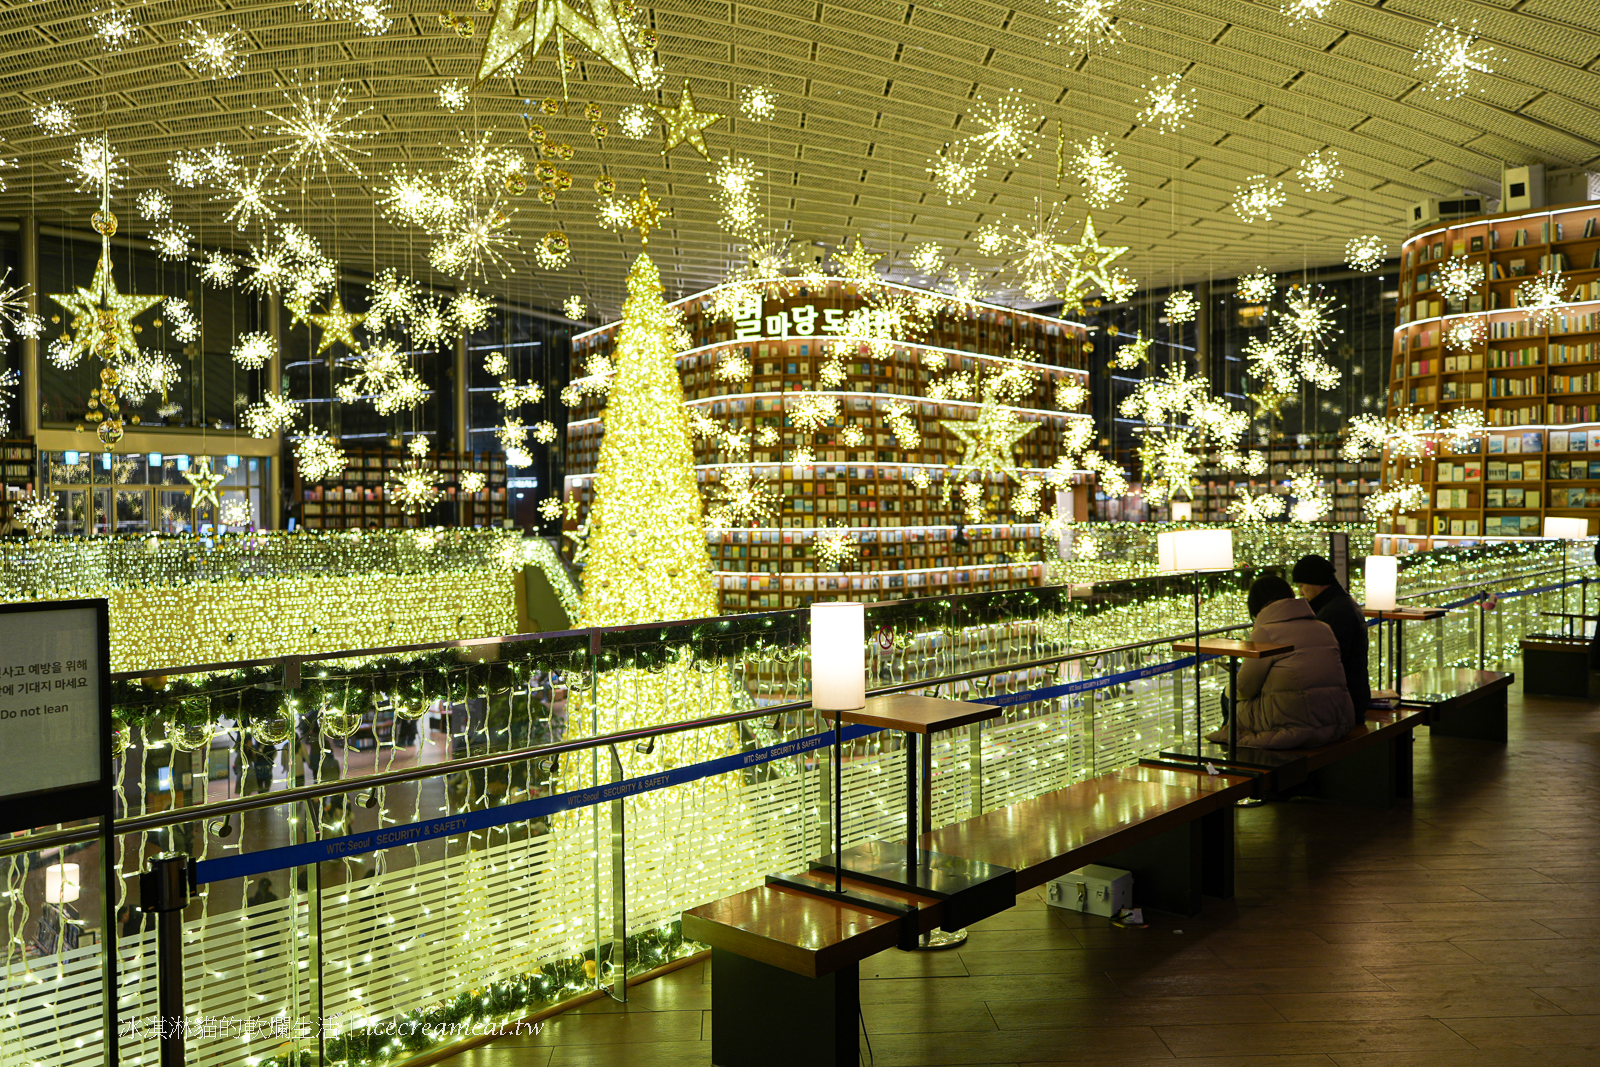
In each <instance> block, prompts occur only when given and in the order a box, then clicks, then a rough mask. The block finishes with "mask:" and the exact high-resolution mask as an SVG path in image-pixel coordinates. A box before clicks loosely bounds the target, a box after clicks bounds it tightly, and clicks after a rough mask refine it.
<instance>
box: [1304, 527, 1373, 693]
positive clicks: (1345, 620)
mask: <svg viewBox="0 0 1600 1067" xmlns="http://www.w3.org/2000/svg"><path fill="white" fill-rule="evenodd" d="M1290 578H1292V579H1293V580H1294V583H1295V588H1297V589H1298V590H1299V591H1300V596H1301V597H1302V598H1304V599H1305V600H1307V601H1309V602H1310V604H1311V610H1312V611H1314V612H1316V614H1317V621H1318V622H1325V623H1327V624H1328V627H1329V629H1331V630H1332V631H1333V636H1334V637H1336V638H1338V639H1339V658H1340V659H1341V660H1343V661H1344V682H1345V685H1346V686H1348V687H1349V689H1350V700H1351V702H1352V703H1354V704H1355V706H1356V711H1358V712H1364V711H1366V710H1367V709H1368V708H1369V707H1371V706H1372V685H1371V683H1370V681H1369V680H1368V678H1369V676H1368V673H1367V620H1366V619H1365V618H1364V617H1363V616H1362V614H1361V606H1360V605H1359V604H1357V603H1356V602H1355V600H1353V599H1352V598H1351V596H1350V594H1349V593H1347V592H1345V590H1344V586H1342V585H1340V584H1339V578H1338V576H1337V575H1336V574H1334V572H1333V564H1332V563H1330V562H1328V561H1327V560H1326V559H1324V558H1323V557H1321V556H1302V557H1300V562H1298V563H1296V564H1295V565H1294V573H1293V574H1291V575H1290Z"/></svg>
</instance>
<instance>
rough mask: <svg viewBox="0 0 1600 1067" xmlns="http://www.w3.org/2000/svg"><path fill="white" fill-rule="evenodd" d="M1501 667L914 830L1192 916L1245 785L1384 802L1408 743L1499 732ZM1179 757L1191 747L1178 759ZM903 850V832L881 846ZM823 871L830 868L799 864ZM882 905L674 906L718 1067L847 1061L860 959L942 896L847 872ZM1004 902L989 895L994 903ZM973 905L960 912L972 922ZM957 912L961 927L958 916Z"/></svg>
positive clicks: (812, 899)
mask: <svg viewBox="0 0 1600 1067" xmlns="http://www.w3.org/2000/svg"><path fill="white" fill-rule="evenodd" d="M1511 680H1512V676H1511V675H1509V674H1502V673H1498V672H1494V671H1472V670H1434V671H1422V672H1418V673H1415V674H1410V675H1407V676H1406V677H1405V678H1404V679H1403V680H1402V684H1401V692H1400V696H1401V701H1402V703H1401V706H1400V707H1399V708H1397V709H1396V710H1394V711H1392V712H1373V713H1371V714H1370V715H1369V716H1368V717H1367V721H1366V722H1365V723H1363V724H1362V726H1360V727H1358V728H1356V729H1354V730H1352V731H1351V732H1350V734H1349V735H1347V736H1346V737H1344V738H1341V739H1340V740H1339V741H1336V742H1334V743H1333V744H1331V745H1324V746H1321V747H1319V748H1314V749H1305V750H1300V751H1289V752H1285V751H1273V750H1264V749H1254V750H1252V749H1243V748H1241V749H1239V750H1237V751H1236V752H1232V753H1230V752H1229V751H1228V750H1227V749H1226V748H1225V747H1224V746H1213V747H1211V748H1210V749H1208V750H1206V753H1205V755H1206V762H1210V763H1211V764H1212V765H1213V767H1215V768H1217V769H1218V770H1219V773H1217V774H1214V775H1213V774H1208V773H1207V772H1206V770H1205V769H1204V767H1203V764H1201V765H1195V766H1182V765H1175V764H1174V762H1173V761H1172V760H1171V759H1165V760H1158V761H1153V764H1152V765H1140V766H1134V767H1128V768H1124V769H1122V770H1119V771H1114V772H1112V773H1110V774H1105V775H1100V776H1099V777H1096V778H1092V779H1090V780H1088V781H1085V782H1079V783H1077V784H1076V785H1071V786H1068V787H1066V788H1064V789H1058V790H1055V791H1053V792H1050V793H1046V794H1045V795H1043V796H1040V797H1035V798H1033V799H1030V800H1023V801H1019V802H1017V803H1015V804H1011V805H1008V806H1007V807H1004V808H1000V809H997V810H995V811H991V812H988V813H987V814H984V815H980V816H976V817H974V818H970V819H966V820H963V821H961V822H957V823H954V824H952V825H950V826H946V827H943V828H941V829H938V830H934V831H931V832H929V833H924V834H922V835H920V836H919V838H918V844H919V846H920V847H921V848H923V849H926V850H929V851H931V852H934V853H938V854H941V855H943V856H947V857H959V858H961V859H963V860H979V861H982V862H985V863H988V864H993V865H995V866H998V867H1001V868H1009V869H1010V870H1012V871H1014V872H1015V875H1016V887H1017V890H1018V891H1019V892H1020V891H1022V890H1026V889H1031V888H1034V887H1036V886H1039V885H1042V884H1044V883H1045V882H1048V881H1050V880H1051V879H1053V878H1057V877H1059V876H1061V875H1064V874H1066V873H1068V872H1069V871H1073V870H1076V869H1078V868H1079V867H1082V866H1084V865H1086V864H1090V863H1103V864H1106V865H1107V866H1112V867H1117V868H1121V869H1123V870H1128V871H1131V872H1132V873H1133V876H1134V885H1135V899H1136V901H1137V903H1139V904H1140V905H1141V906H1143V907H1151V908H1156V909H1159V910H1163V911H1172V912H1176V913H1178V914H1183V915H1192V914H1194V913H1195V912H1197V911H1198V910H1199V908H1200V898H1201V896H1202V895H1209V896H1215V897H1222V898H1227V897H1231V896H1232V895H1233V816H1234V811H1235V807H1236V804H1237V802H1238V801H1240V800H1242V799H1245V798H1246V797H1253V796H1264V795H1272V794H1280V793H1283V792H1284V791H1286V790H1289V789H1292V788H1295V787H1297V786H1302V785H1305V784H1306V783H1310V785H1311V786H1312V787H1313V788H1314V789H1315V791H1317V792H1318V793H1319V794H1320V795H1322V796H1324V797H1326V798H1328V799H1333V800H1341V801H1346V802H1353V803H1358V804H1364V805H1369V806H1379V807H1387V806H1389V805H1390V804H1392V803H1393V801H1394V798H1395V797H1397V796H1399V797H1407V796H1410V795H1411V741H1412V735H1413V733H1414V732H1415V730H1416V729H1417V728H1418V727H1419V726H1422V725H1427V726H1429V727H1430V728H1431V729H1432V730H1433V732H1434V733H1436V734H1440V735H1442V736H1458V737H1473V738H1480V739H1484V740H1498V741H1504V740H1505V738H1506V691H1507V689H1508V688H1509V686H1510V684H1511ZM1191 758H1192V757H1191ZM893 847H894V848H901V847H903V843H899V844H896V845H894V846H893ZM800 877H812V878H815V879H816V880H817V881H819V882H826V881H827V880H828V877H829V876H827V875H823V874H813V875H809V876H800ZM845 884H846V887H847V888H849V889H850V890H852V892H853V893H855V894H856V895H858V896H860V897H864V898H867V899H871V898H874V897H876V898H877V899H880V900H882V901H884V902H885V904H886V905H888V906H889V908H896V907H899V908H903V907H905V906H910V907H912V908H914V911H912V913H911V914H909V915H906V916H904V917H902V916H901V915H900V914H898V913H896V912H895V911H892V910H889V909H888V908H886V910H884V911H881V912H879V911H874V910H872V909H871V908H870V907H863V906H860V905H856V904H850V903H845V902H839V901H833V900H828V899H826V898H824V897H819V896H813V895H810V894H807V893H804V892H798V891H795V890H791V889H787V888H784V887H782V886H773V885H764V886H758V887H756V888H754V889H750V890H747V891H745V892H743V893H736V894H734V895H733V896H730V897H724V898H723V899H721V900H717V901H713V902H712V903H709V904H703V905H701V906H699V907H697V908H691V909H689V910H687V911H685V912H684V913H683V933H684V936H685V937H688V938H691V939H693V940H695V941H699V942H701V943H702V944H707V945H710V946H711V948H712V957H711V958H712V964H711V966H712V989H711V1004H712V1016H711V1042H712V1045H711V1055H712V1062H713V1063H715V1064H716V1065H717V1067H791V1065H792V1067H802V1065H803V1067H826V1065H832V1067H854V1065H855V1064H856V1062H857V1048H858V1037H857V1032H858V1030H857V1026H858V1024H857V1020H858V1018H859V1014H860V1000H859V994H858V988H857V985H858V980H859V977H860V965H861V962H862V961H863V960H865V959H868V958H869V957H871V956H874V955H876V954H877V953H879V952H883V951H885V950H887V949H890V948H894V947H896V946H905V945H907V944H908V943H909V942H910V941H911V940H912V939H913V938H914V937H915V936H916V935H917V934H920V933H925V932H928V931H931V930H933V929H935V928H941V927H945V924H946V922H947V921H948V918H949V917H948V916H947V915H946V913H945V906H944V902H942V901H940V900H937V899H934V898H932V897H922V896H918V895H916V894H914V893H908V892H905V891H902V890H896V889H890V888H886V887H885V886H883V885H881V884H875V883H867V882H863V881H860V880H856V879H850V878H846V879H845ZM1014 903H1015V899H1014V898H1012V900H1011V901H1009V902H1004V901H1002V902H1001V903H1000V904H998V905H996V906H995V910H996V911H999V910H1004V909H1005V908H1006V907H1009V906H1011V904H1014ZM976 918H977V917H975V916H973V915H972V914H970V913H969V914H965V915H963V916H962V917H961V921H962V922H972V921H976ZM957 925H959V924H957Z"/></svg>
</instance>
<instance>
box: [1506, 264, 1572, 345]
mask: <svg viewBox="0 0 1600 1067" xmlns="http://www.w3.org/2000/svg"><path fill="white" fill-rule="evenodd" d="M1567 291H1568V279H1567V277H1566V276H1565V275H1563V274H1562V273H1561V268H1559V267H1557V268H1556V269H1555V270H1554V271H1540V272H1539V276H1538V277H1536V278H1529V279H1528V280H1527V281H1525V282H1523V283H1522V284H1521V285H1519V286H1517V307H1519V308H1521V309H1523V311H1525V312H1526V313H1527V316H1528V321H1529V322H1531V323H1533V325H1534V327H1535V328H1536V329H1541V330H1542V329H1544V328H1545V327H1546V326H1548V325H1549V324H1550V319H1551V318H1552V317H1553V316H1554V315H1555V313H1556V309H1557V308H1559V307H1560V306H1561V305H1562V304H1564V303H1566V302H1567V299H1568V297H1567Z"/></svg>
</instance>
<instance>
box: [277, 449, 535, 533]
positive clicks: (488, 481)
mask: <svg viewBox="0 0 1600 1067" xmlns="http://www.w3.org/2000/svg"><path fill="white" fill-rule="evenodd" d="M346 457H347V463H346V466H345V468H344V470H342V471H340V472H339V473H338V474H336V475H334V476H333V477H331V478H326V479H323V480H321V481H309V480H307V479H305V478H303V477H302V475H301V473H300V470H299V469H298V466H297V467H296V470H295V474H294V491H295V499H296V500H298V501H299V502H300V521H301V524H302V525H304V526H305V527H306V528H307V529H312V530H354V529H366V528H370V527H378V528H380V529H400V528H403V527H408V526H432V525H437V524H438V523H439V521H440V519H439V515H440V514H441V512H440V510H439V509H440V507H442V506H443V505H444V504H450V503H453V504H456V505H457V509H456V510H457V521H456V523H455V524H456V525H458V526H499V525H501V523H502V521H503V520H504V519H505V518H506V517H507V512H506V463H505V458H504V457H503V456H500V455H492V454H489V453H481V452H480V453H472V452H434V453H431V454H430V455H428V456H427V457H425V458H424V459H422V461H421V462H422V465H423V466H424V467H428V468H431V469H433V470H436V471H438V472H439V483H438V484H439V488H440V489H441V490H442V491H443V493H444V495H443V496H442V497H441V498H440V504H439V505H436V506H435V507H434V508H433V509H431V510H429V511H428V512H425V513H423V514H422V515H407V514H406V513H405V512H404V511H403V510H401V508H400V506H399V505H398V504H396V503H395V502H394V501H393V500H392V499H388V493H387V491H386V489H385V485H386V484H387V482H388V481H389V480H390V479H391V477H392V472H394V471H397V470H399V469H400V467H401V465H402V464H404V463H406V462H407V461H409V460H411V459H413V458H414V457H413V456H412V455H411V453H410V452H408V451H407V450H406V449H404V448H397V447H393V446H384V447H379V448H352V449H347V450H346ZM472 470H475V471H478V472H480V473H481V474H483V476H484V482H485V486H484V488H483V489H482V490H480V491H479V492H476V493H465V492H462V490H461V486H460V477H461V474H462V472H465V471H472Z"/></svg>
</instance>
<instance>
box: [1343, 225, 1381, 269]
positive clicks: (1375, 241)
mask: <svg viewBox="0 0 1600 1067" xmlns="http://www.w3.org/2000/svg"><path fill="white" fill-rule="evenodd" d="M1388 251H1389V246H1388V245H1386V244H1384V243H1383V238H1381V237H1379V236H1377V235H1376V234H1366V235H1363V236H1361V237H1352V238H1350V240H1348V241H1346V242H1345V245H1344V261H1345V264H1346V265H1347V266H1348V267H1349V268H1350V269H1351V270H1360V271H1373V270H1377V269H1378V268H1379V267H1381V266H1383V260H1384V257H1385V256H1386V255H1387V254H1388Z"/></svg>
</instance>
